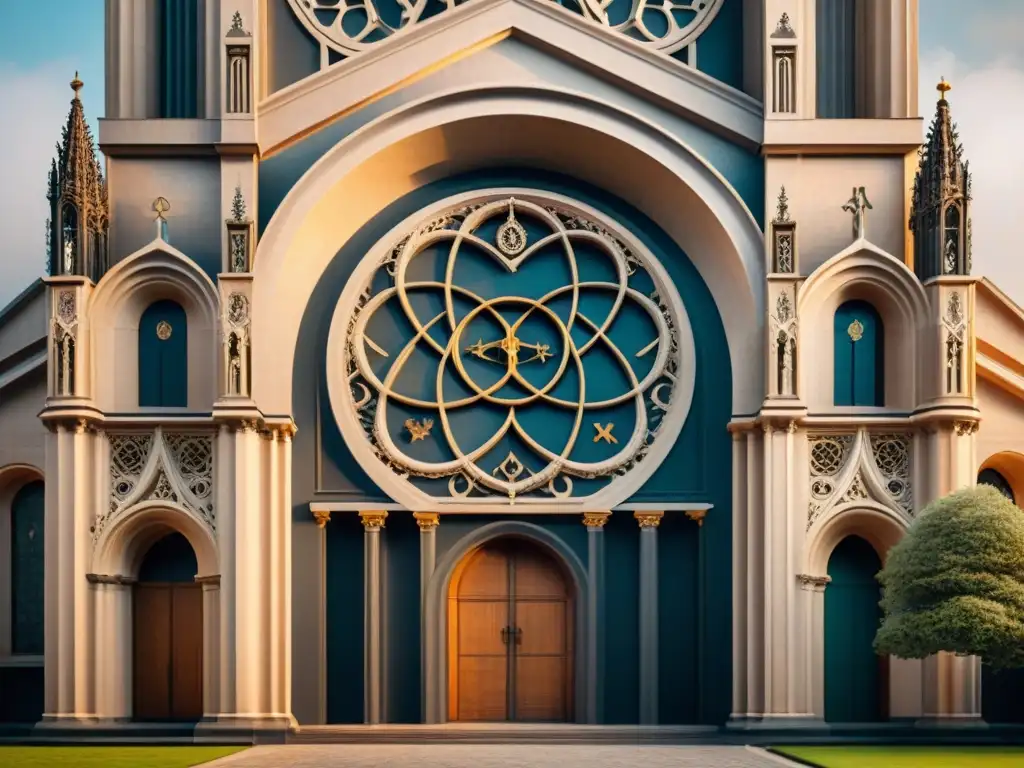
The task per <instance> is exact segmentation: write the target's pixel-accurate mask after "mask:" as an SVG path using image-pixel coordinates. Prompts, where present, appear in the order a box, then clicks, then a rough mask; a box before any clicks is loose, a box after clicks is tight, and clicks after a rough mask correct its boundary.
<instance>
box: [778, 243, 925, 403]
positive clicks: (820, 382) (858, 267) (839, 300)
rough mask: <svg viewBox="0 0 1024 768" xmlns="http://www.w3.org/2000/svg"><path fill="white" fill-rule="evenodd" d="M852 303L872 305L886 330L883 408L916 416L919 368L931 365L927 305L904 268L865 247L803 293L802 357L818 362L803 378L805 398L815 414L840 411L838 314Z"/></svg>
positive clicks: (823, 270)
mask: <svg viewBox="0 0 1024 768" xmlns="http://www.w3.org/2000/svg"><path fill="white" fill-rule="evenodd" d="M848 302H863V304H867V305H870V306H871V307H872V308H873V309H874V311H875V312H876V313H877V315H878V318H879V321H880V324H881V327H882V329H883V334H882V337H881V338H882V342H881V345H882V347H883V353H882V356H881V360H882V367H883V369H884V371H885V383H884V398H883V402H884V404H885V405H884V407H885V408H887V409H893V410H900V411H910V410H913V409H914V408H915V407H917V405H918V404H919V401H920V398H921V391H920V382H919V376H918V366H919V365H923V364H925V363H926V355H925V351H926V346H925V344H924V342H923V341H922V339H921V338H920V329H921V328H925V327H927V318H928V302H927V299H926V297H925V294H924V289H923V288H922V287H921V284H920V283H919V282H918V281H917V279H916V278H915V277H914V274H913V273H912V272H911V271H910V270H909V269H907V267H906V265H905V264H903V263H902V262H900V261H897V260H896V259H895V258H894V257H892V256H891V255H889V254H887V253H885V252H884V251H882V250H880V249H878V248H876V247H875V246H873V245H871V244H870V243H866V242H864V241H860V242H858V243H855V244H854V245H853V246H851V247H850V248H848V249H847V250H845V251H843V252H842V253H839V254H837V255H836V256H833V257H832V258H831V259H829V260H828V261H827V262H825V263H824V264H822V265H821V266H820V267H818V269H816V270H815V271H814V273H813V274H812V275H811V276H810V277H809V278H808V279H807V281H806V282H805V283H804V285H803V288H802V289H801V291H800V293H799V296H798V302H797V303H798V316H799V318H800V331H801V337H800V354H801V358H802V359H803V360H812V361H814V365H804V366H801V368H800V370H799V372H798V375H799V377H800V379H799V387H800V388H799V392H800V395H801V397H803V398H804V400H805V401H806V402H807V404H808V406H809V407H810V409H811V410H812V412H818V413H820V412H826V411H833V410H834V409H835V408H836V407H837V406H836V405H835V395H836V385H835V371H836V359H835V347H836V343H835V342H836V334H837V330H836V328H837V321H836V313H837V311H838V310H839V308H840V307H842V306H843V305H845V304H847V303H848ZM863 304H862V305H861V306H863ZM851 322H852V321H851ZM848 327H849V325H847V328H848ZM840 407H845V406H840ZM871 407H876V406H853V408H856V409H857V410H860V411H863V410H864V409H865V408H871Z"/></svg>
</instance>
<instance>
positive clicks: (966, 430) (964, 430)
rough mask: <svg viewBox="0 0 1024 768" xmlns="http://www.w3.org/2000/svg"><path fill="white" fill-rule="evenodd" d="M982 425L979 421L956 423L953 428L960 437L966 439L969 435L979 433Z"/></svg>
mask: <svg viewBox="0 0 1024 768" xmlns="http://www.w3.org/2000/svg"><path fill="white" fill-rule="evenodd" d="M979 426H980V425H979V424H978V422H977V421H955V422H953V428H954V429H955V430H956V434H957V435H958V436H959V437H965V436H967V435H973V434H974V433H976V432H977V431H978V427H979Z"/></svg>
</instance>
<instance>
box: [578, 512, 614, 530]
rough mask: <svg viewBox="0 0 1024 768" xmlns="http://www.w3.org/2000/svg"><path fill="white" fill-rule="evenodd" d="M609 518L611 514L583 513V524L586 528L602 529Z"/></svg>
mask: <svg viewBox="0 0 1024 768" xmlns="http://www.w3.org/2000/svg"><path fill="white" fill-rule="evenodd" d="M611 516H612V513H611V512H584V513H583V524H584V525H585V526H587V528H604V524H605V523H607V522H608V518H609V517H611Z"/></svg>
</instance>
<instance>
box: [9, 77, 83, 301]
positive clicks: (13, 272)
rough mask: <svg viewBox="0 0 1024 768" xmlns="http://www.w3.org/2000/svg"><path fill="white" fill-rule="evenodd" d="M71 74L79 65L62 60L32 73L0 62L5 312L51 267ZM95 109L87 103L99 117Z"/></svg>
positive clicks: (70, 94) (69, 102)
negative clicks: (53, 191) (51, 223)
mask: <svg viewBox="0 0 1024 768" xmlns="http://www.w3.org/2000/svg"><path fill="white" fill-rule="evenodd" d="M69 73H74V66H73V65H71V64H68V63H66V62H62V61H55V62H50V63H48V64H46V65H45V66H42V67H39V68H36V69H28V70H26V69H19V68H16V67H13V66H11V65H9V64H3V63H0V104H3V105H4V117H3V119H2V120H0V170H2V173H3V183H2V184H0V232H2V233H3V238H2V240H0V307H2V306H4V305H6V304H7V302H8V301H10V300H11V299H12V298H14V297H15V296H16V295H18V293H20V292H21V291H22V289H24V288H25V287H26V286H27V285H28V284H29V283H30V282H31V281H32V280H34V279H35V278H37V277H39V276H40V275H42V274H43V272H44V271H45V268H46V240H45V223H46V219H47V218H48V217H49V215H50V205H49V203H48V202H47V200H46V177H47V173H48V172H49V169H50V160H51V159H52V158H53V156H54V155H55V153H56V149H55V147H56V143H57V141H58V140H59V139H60V133H61V128H62V126H63V125H64V121H65V120H66V119H67V113H68V109H69V108H70V104H71V97H72V93H71V89H70V87H69V86H68V84H69V82H70V80H71V78H70V77H69ZM96 90H98V89H96ZM96 90H94V91H93V95H94V96H96ZM83 94H84V95H85V96H86V97H87V96H88V89H86V91H85V92H83ZM92 106H93V109H92V110H88V107H89V100H88V98H87V99H86V107H87V111H91V112H92V113H93V114H96V112H97V111H98V109H99V108H100V105H96V104H94V105H92Z"/></svg>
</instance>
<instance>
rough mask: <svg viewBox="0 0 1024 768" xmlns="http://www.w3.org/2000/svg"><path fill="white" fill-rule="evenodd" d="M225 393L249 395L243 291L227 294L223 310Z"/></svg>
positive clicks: (245, 315)
mask: <svg viewBox="0 0 1024 768" xmlns="http://www.w3.org/2000/svg"><path fill="white" fill-rule="evenodd" d="M224 324H225V333H224V370H225V375H226V377H227V383H226V386H225V390H224V391H225V394H227V395H229V396H234V397H248V396H249V372H250V362H249V349H250V344H249V298H248V297H247V296H246V295H245V294H243V293H237V292H235V293H232V294H231V295H229V296H228V300H227V306H226V308H225V311H224Z"/></svg>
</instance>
